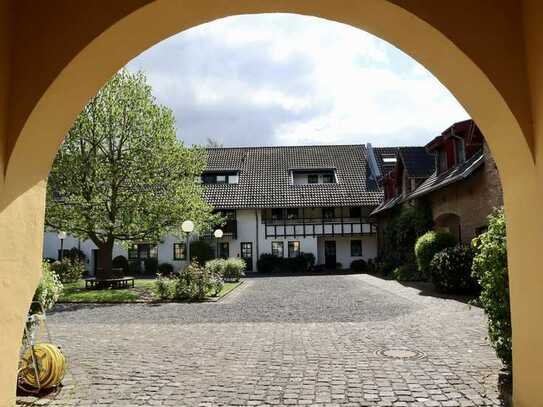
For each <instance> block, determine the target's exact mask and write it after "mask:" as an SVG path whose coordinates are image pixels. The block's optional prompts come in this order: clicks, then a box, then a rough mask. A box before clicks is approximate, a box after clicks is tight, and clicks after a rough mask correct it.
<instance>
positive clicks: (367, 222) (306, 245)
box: [44, 145, 394, 274]
mask: <svg viewBox="0 0 543 407" xmlns="http://www.w3.org/2000/svg"><path fill="white" fill-rule="evenodd" d="M388 150H389V149H386V148H371V146H368V147H366V146H364V145H335V146H292V147H244V148H209V149H208V165H207V169H206V170H205V172H204V173H203V175H202V182H203V184H204V185H205V190H206V193H205V199H206V200H207V201H208V202H209V203H210V204H211V205H212V206H213V207H214V208H215V209H216V211H218V212H221V213H222V214H223V215H224V216H225V217H226V218H227V219H228V221H227V223H226V224H224V225H221V226H220V227H221V228H222V230H223V232H224V236H223V237H222V238H221V239H219V240H216V239H213V238H212V236H201V238H208V239H211V240H212V246H213V247H214V248H215V250H216V252H218V255H219V256H222V257H237V256H240V257H243V258H245V259H246V261H247V262H248V269H249V270H256V267H257V259H258V258H259V256H260V255H262V254H263V253H273V254H276V255H278V256H285V257H286V256H297V255H299V254H300V253H313V254H314V255H315V258H316V263H317V264H322V265H326V266H327V267H330V268H333V267H335V266H336V263H341V265H342V266H343V267H345V268H347V267H349V266H350V263H351V262H352V261H353V260H357V259H364V260H369V259H373V258H375V257H376V256H377V247H378V242H377V226H376V224H375V221H374V220H373V219H372V218H371V217H370V215H369V214H370V213H371V212H372V210H373V209H374V208H375V207H377V205H378V204H379V203H380V202H381V200H382V198H383V194H382V192H381V190H380V189H379V188H378V187H377V184H376V182H375V179H376V178H377V177H378V176H379V175H380V174H381V173H382V171H383V166H386V165H387V154H388ZM388 155H391V156H392V157H394V153H392V154H388ZM63 247H64V249H70V248H72V247H79V248H80V249H81V250H82V251H83V252H84V253H85V254H86V256H87V269H88V270H89V272H90V273H91V274H92V273H93V271H94V270H95V267H96V259H97V255H96V253H97V252H96V246H95V245H94V244H93V243H92V242H90V241H78V240H77V239H74V238H73V237H70V236H68V237H67V238H66V239H65V241H64V244H63ZM59 250H60V241H59V239H58V237H57V234H56V233H55V232H46V234H45V241H44V257H50V258H58V256H59ZM118 255H122V256H125V257H127V258H128V259H129V260H131V261H141V262H143V259H145V258H146V257H157V259H158V262H159V263H163V262H167V263H171V264H173V265H174V267H175V268H176V269H177V268H180V267H183V266H184V264H185V260H186V259H185V242H184V240H183V239H182V238H177V237H174V236H166V237H164V239H163V241H162V242H159V243H143V242H142V243H139V244H136V245H135V246H134V248H133V250H130V251H127V250H126V249H124V248H122V247H116V248H115V249H114V256H118Z"/></svg>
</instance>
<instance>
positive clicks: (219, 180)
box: [201, 171, 239, 184]
mask: <svg viewBox="0 0 543 407" xmlns="http://www.w3.org/2000/svg"><path fill="white" fill-rule="evenodd" d="M201 179H202V183H204V184H237V183H238V182H239V173H238V172H237V171H226V172H207V173H203V174H202V176H201Z"/></svg>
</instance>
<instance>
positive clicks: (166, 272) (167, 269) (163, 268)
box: [158, 263, 173, 277]
mask: <svg viewBox="0 0 543 407" xmlns="http://www.w3.org/2000/svg"><path fill="white" fill-rule="evenodd" d="M158 274H160V275H161V276H163V277H170V276H172V275H173V265H172V264H171V263H160V264H159V266H158Z"/></svg>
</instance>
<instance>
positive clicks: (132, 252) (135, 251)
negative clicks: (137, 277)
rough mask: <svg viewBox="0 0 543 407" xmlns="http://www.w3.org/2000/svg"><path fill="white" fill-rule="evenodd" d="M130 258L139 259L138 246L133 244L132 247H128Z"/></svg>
mask: <svg viewBox="0 0 543 407" xmlns="http://www.w3.org/2000/svg"><path fill="white" fill-rule="evenodd" d="M128 258H129V259H137V258H138V246H137V245H133V246H132V247H131V248H130V249H128Z"/></svg>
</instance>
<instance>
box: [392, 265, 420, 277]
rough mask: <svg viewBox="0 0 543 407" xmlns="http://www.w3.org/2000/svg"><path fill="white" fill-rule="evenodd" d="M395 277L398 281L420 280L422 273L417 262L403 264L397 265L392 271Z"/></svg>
mask: <svg viewBox="0 0 543 407" xmlns="http://www.w3.org/2000/svg"><path fill="white" fill-rule="evenodd" d="M392 275H393V276H394V278H395V279H396V280H398V281H420V280H422V275H421V273H420V272H419V270H418V268H417V265H416V264H415V263H407V264H403V265H401V266H400V267H396V268H395V269H394V271H393V272H392Z"/></svg>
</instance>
